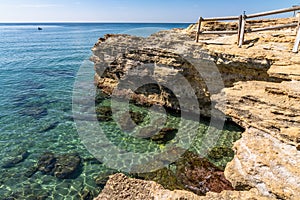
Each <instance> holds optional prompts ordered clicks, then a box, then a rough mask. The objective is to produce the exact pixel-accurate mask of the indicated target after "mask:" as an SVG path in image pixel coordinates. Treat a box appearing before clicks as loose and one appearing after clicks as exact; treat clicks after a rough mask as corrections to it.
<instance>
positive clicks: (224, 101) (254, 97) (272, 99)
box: [91, 18, 300, 199]
mask: <svg viewBox="0 0 300 200" xmlns="http://www.w3.org/2000/svg"><path fill="white" fill-rule="evenodd" d="M286 20H290V21H293V20H294V19H293V18H290V19H286ZM270 23H271V24H274V23H275V24H276V23H282V20H277V21H276V20H269V21H268V20H265V21H263V24H265V25H266V26H267V25H269V24H270ZM206 26H207V27H210V26H215V27H218V26H219V27H222V28H224V27H225V29H226V27H227V28H228V27H231V26H232V24H230V23H214V24H207V25H206ZM194 28H195V26H191V27H190V28H189V29H186V30H179V29H174V30H170V31H161V32H158V33H155V34H153V35H151V36H150V37H148V38H141V37H135V36H129V35H106V36H105V38H100V39H99V41H98V43H97V44H96V45H95V46H94V48H93V53H94V56H93V57H92V59H91V60H92V61H93V62H94V63H95V70H96V75H95V82H96V84H97V85H98V87H99V88H101V89H102V91H103V92H104V93H107V94H110V95H111V94H112V93H113V92H114V93H116V94H118V95H122V96H127V97H130V98H131V99H133V100H134V101H135V102H137V103H139V104H142V105H154V104H159V105H162V106H165V107H167V108H170V109H173V110H179V109H185V110H186V111H191V110H194V109H195V108H194V107H193V104H191V103H190V101H191V100H190V99H189V97H190V96H193V97H195V98H196V99H197V101H198V102H199V110H200V112H201V114H202V115H206V116H212V117H215V116H217V117H218V116H220V115H222V114H220V113H223V114H225V115H226V117H227V118H229V119H232V120H233V121H234V122H236V123H238V124H239V125H240V126H242V127H243V128H245V132H244V133H243V135H242V138H241V139H240V140H238V141H237V142H236V143H235V145H234V151H235V156H234V159H233V160H232V161H231V162H230V163H229V164H228V165H227V167H226V169H225V176H226V178H227V179H228V180H229V181H230V182H231V183H232V185H233V187H234V189H235V190H236V191H223V192H222V193H220V194H217V193H208V194H207V196H204V197H199V196H195V195H194V194H189V195H190V198H186V199H262V198H266V199H300V169H299V165H300V104H299V102H300V57H299V54H295V53H292V51H291V49H292V46H293V43H294V40H295V35H296V32H295V30H294V29H283V30H277V31H266V32H260V33H249V34H246V42H245V43H246V44H245V45H244V46H243V47H242V48H238V47H237V45H236V41H237V36H236V35H234V36H228V35H218V36H201V38H200V42H199V43H195V42H194V34H195V30H194ZM133 69H134V70H133ZM216 69H217V70H216ZM130 73H133V74H132V75H136V74H139V77H140V80H139V81H137V82H139V83H143V82H144V81H145V79H147V78H149V76H148V75H149V74H155V76H152V77H155V80H147V81H148V82H149V83H152V82H154V81H155V82H157V83H158V84H161V85H170V87H171V86H172V85H173V86H174V85H175V86H176V87H173V92H174V93H179V94H184V95H183V96H182V98H183V99H184V100H183V101H182V102H183V104H180V105H179V103H178V101H176V99H174V97H173V96H172V94H171V92H170V91H169V90H168V88H167V87H166V88H164V87H160V88H157V87H154V86H153V87H150V88H152V90H151V92H146V91H145V90H143V88H140V92H138V93H133V91H131V89H128V88H125V87H124V86H122V87H119V86H120V85H119V82H120V80H123V81H125V83H126V84H127V86H128V85H130V88H138V85H134V84H135V83H131V82H130ZM199 74H200V76H199ZM199 77H200V78H199ZM181 80H182V81H183V80H187V81H188V82H189V83H190V84H191V85H192V90H186V87H185V86H186V85H185V84H178V82H180V83H183V82H181ZM220 80H221V83H220ZM148 82H146V83H148ZM115 88H118V89H117V90H116V89H115ZM148 89H149V88H148ZM195 91H196V92H195ZM192 92H194V94H192ZM224 97H226V98H224ZM118 177H119V179H118ZM120 177H121V178H120ZM115 179H118V180H117V181H115ZM128 181H129V182H131V181H134V182H135V181H136V180H133V179H128V178H126V177H123V175H115V176H112V177H111V179H110V180H109V181H108V183H107V185H106V186H105V188H104V191H103V193H102V194H100V196H99V199H105V198H104V197H107V195H111V196H110V199H120V198H118V196H117V195H116V196H114V195H115V194H116V192H112V191H114V190H118V191H121V190H122V192H124V191H125V189H126V188H124V187H125V186H124V185H126V184H129V183H128ZM116 184H117V185H119V186H120V185H123V186H124V187H119V186H116ZM141 184H142V183H141ZM148 184H149V185H150V186H149V187H148V186H147V184H146V186H145V188H147V189H145V191H148V189H149V190H151V192H149V193H147V194H144V196H143V198H144V199H176V198H179V197H182V198H183V197H186V195H187V194H183V195H182V194H180V195H181V196H180V195H179V196H178V191H173V192H172V191H167V190H164V189H163V188H161V186H153V185H152V184H154V183H148ZM129 185H130V184H129ZM133 185H134V184H133ZM126 190H127V191H128V198H127V199H129V198H130V195H129V194H130V191H132V190H134V189H132V188H131V189H130V188H127V189H126ZM140 192H143V191H140ZM182 192H183V193H186V192H184V191H182ZM179 193H180V191H179ZM101 195H102V196H101ZM125 196H126V195H125ZM102 197H103V198H102ZM122 198H123V197H122ZM123 199H126V198H125V197H124V198H123Z"/></svg>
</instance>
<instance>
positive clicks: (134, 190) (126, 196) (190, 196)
mask: <svg viewBox="0 0 300 200" xmlns="http://www.w3.org/2000/svg"><path fill="white" fill-rule="evenodd" d="M133 199H136V200H139V199H144V200H177V199H182V200H204V199H208V200H209V199H211V200H215V199H221V200H225V199H231V200H240V199H245V200H250V199H251V200H256V199H257V200H258V199H262V200H264V199H271V198H267V197H263V196H261V195H260V194H259V192H258V191H257V190H255V189H252V190H250V191H247V192H239V191H224V192H222V193H213V192H209V193H207V195H206V196H205V197H203V196H197V195H195V194H194V193H192V192H188V191H184V190H174V191H171V190H166V189H164V188H163V187H162V186H161V185H160V184H158V183H156V182H153V181H144V180H140V179H133V178H129V177H127V176H125V175H124V174H115V175H112V176H110V179H109V180H108V182H107V184H106V186H105V188H104V189H103V191H102V193H101V194H100V195H99V196H98V197H97V198H95V200H133Z"/></svg>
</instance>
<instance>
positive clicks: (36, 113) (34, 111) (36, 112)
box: [20, 106, 48, 120]
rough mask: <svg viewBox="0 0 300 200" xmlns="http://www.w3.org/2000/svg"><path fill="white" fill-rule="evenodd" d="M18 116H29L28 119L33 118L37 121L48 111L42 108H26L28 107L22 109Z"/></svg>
mask: <svg viewBox="0 0 300 200" xmlns="http://www.w3.org/2000/svg"><path fill="white" fill-rule="evenodd" d="M20 114H22V115H26V116H30V117H33V118H34V119H37V120H38V119H41V118H43V117H45V116H47V115H48V110H47V109H46V108H43V107H34V106H28V107H26V108H24V110H22V111H21V112H20Z"/></svg>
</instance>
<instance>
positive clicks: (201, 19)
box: [196, 17, 203, 42]
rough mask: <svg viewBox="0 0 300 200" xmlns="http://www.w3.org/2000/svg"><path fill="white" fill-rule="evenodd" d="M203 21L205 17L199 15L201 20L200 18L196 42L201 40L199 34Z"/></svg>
mask: <svg viewBox="0 0 300 200" xmlns="http://www.w3.org/2000/svg"><path fill="white" fill-rule="evenodd" d="M202 21H203V18H202V17H199V20H198V28H197V33H196V34H197V35H196V42H199V36H200V34H201V23H202Z"/></svg>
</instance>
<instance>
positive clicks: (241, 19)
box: [196, 6, 300, 53]
mask: <svg viewBox="0 0 300 200" xmlns="http://www.w3.org/2000/svg"><path fill="white" fill-rule="evenodd" d="M297 10H300V6H294V7H292V8H285V9H280V10H273V11H268V12H262V13H256V14H250V15H246V14H245V13H244V14H243V15H240V16H230V17H213V18H202V17H200V18H199V20H198V27H197V34H196V42H199V37H200V35H201V34H237V35H238V42H237V44H238V46H239V47H242V45H243V44H244V39H245V33H251V32H259V31H268V30H276V29H283V28H290V27H297V37H296V40H295V45H294V48H293V52H294V53H297V52H298V48H299V43H300V31H299V28H300V18H298V22H297V23H290V24H285V25H279V26H271V27H264V28H255V29H251V28H249V29H247V30H246V23H247V19H252V18H257V17H263V16H269V15H276V14H281V13H287V12H295V11H297ZM233 20H238V30H227V31H201V25H202V22H205V21H233Z"/></svg>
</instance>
